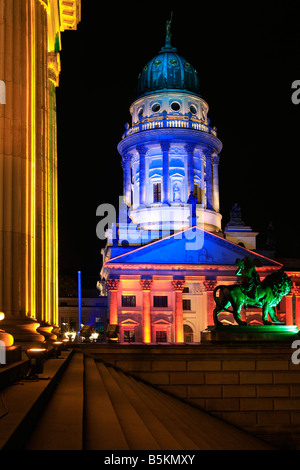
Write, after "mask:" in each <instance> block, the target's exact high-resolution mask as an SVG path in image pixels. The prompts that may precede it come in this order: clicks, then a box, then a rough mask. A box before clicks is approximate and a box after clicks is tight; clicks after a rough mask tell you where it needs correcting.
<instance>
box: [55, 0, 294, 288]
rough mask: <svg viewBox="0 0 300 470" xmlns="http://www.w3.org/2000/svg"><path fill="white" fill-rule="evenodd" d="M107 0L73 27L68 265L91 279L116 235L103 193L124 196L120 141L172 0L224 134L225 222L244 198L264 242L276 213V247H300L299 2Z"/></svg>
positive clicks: (63, 218) (66, 190)
mask: <svg viewBox="0 0 300 470" xmlns="http://www.w3.org/2000/svg"><path fill="white" fill-rule="evenodd" d="M219 3H220V4H221V5H219ZM185 4H186V5H187V6H186V7H185V6H184V5H185ZM103 5H104V3H103V2H100V1H95V0H82V20H81V23H80V24H79V25H78V30H77V31H67V32H64V33H63V34H62V51H61V63H62V72H61V76H60V86H59V88H58V89H57V119H58V175H59V270H60V274H68V275H71V276H75V278H76V276H77V271H78V270H81V271H82V282H83V286H84V287H90V288H94V287H95V284H96V282H97V280H98V279H99V271H100V269H101V260H102V258H101V253H100V251H101V248H102V247H104V245H105V242H104V241H102V240H98V239H97V237H96V225H97V222H98V221H99V220H100V219H99V217H98V218H97V217H96V209H97V207H98V205H100V204H102V203H111V204H113V205H115V206H116V207H118V206H117V204H118V198H119V196H120V195H121V194H122V178H123V176H122V168H121V165H120V161H121V157H120V155H119V154H118V151H117V144H118V142H119V141H120V140H121V137H122V134H123V132H124V130H125V127H124V125H125V123H126V122H129V123H131V121H130V114H129V106H130V104H131V103H132V102H133V101H134V99H135V96H136V95H135V90H136V87H137V79H138V74H139V73H140V72H141V70H142V68H143V67H144V65H146V63H147V62H148V61H149V60H150V59H152V58H153V57H154V56H155V55H156V54H157V53H158V52H159V50H160V49H161V47H162V46H163V45H164V38H165V22H166V20H167V19H169V17H170V13H171V11H172V10H173V24H172V41H171V42H172V45H173V46H175V47H176V48H177V51H178V53H179V54H180V55H182V56H183V57H185V58H186V59H187V60H189V62H191V64H192V65H193V66H194V67H195V68H196V70H197V72H198V76H199V79H200V88H201V96H202V98H203V99H204V100H205V101H206V102H207V103H208V105H209V113H208V116H209V118H210V120H211V125H212V126H216V127H217V129H218V137H219V139H220V140H221V141H222V142H223V150H222V152H221V154H220V157H221V158H220V165H219V180H220V205H221V209H220V212H221V214H222V215H223V224H222V226H223V228H225V225H226V223H227V222H228V220H229V212H230V209H231V207H232V206H233V204H234V203H235V202H238V204H239V205H240V206H241V208H242V217H243V219H244V222H245V223H246V224H247V225H250V226H251V227H252V229H253V230H255V231H258V232H259V233H260V235H259V236H258V239H257V242H258V248H261V249H263V248H265V240H266V230H267V227H268V225H269V223H270V221H272V223H273V226H274V227H275V231H276V232H275V233H276V243H277V255H278V256H281V257H299V258H300V243H299V225H300V224H299V205H298V187H299V185H300V173H299V164H298V160H299V158H300V141H299V138H300V104H299V105H295V104H293V103H292V100H291V96H292V93H293V91H294V90H292V83H293V82H294V81H295V80H300V63H299V56H300V28H299V17H300V15H299V14H300V5H299V2H298V1H296V0H295V1H287V0H285V1H273V2H272V3H271V2H270V3H269V2H266V1H264V2H257V3H255V2H234V3H233V2H222V3H221V2H213V1H211V2H181V3H179V2H175V3H174V2H147V3H144V2H110V5H108V6H107V5H106V3H105V6H103ZM177 5H179V6H177ZM180 5H181V6H180ZM237 5H239V7H237ZM299 96H300V95H299Z"/></svg>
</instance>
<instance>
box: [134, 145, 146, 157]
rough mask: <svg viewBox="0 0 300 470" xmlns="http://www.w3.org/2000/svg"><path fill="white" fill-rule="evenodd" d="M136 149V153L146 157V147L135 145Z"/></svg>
mask: <svg viewBox="0 0 300 470" xmlns="http://www.w3.org/2000/svg"><path fill="white" fill-rule="evenodd" d="M136 149H137V151H138V153H139V154H140V155H146V153H147V151H148V147H146V146H145V145H143V144H141V145H137V146H136Z"/></svg>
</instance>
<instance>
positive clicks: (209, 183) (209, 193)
mask: <svg viewBox="0 0 300 470" xmlns="http://www.w3.org/2000/svg"><path fill="white" fill-rule="evenodd" d="M204 153H205V156H206V165H205V170H206V175H205V176H206V177H205V180H206V208H207V209H209V210H211V211H213V210H214V206H213V174H212V157H211V151H210V150H205V152H204Z"/></svg>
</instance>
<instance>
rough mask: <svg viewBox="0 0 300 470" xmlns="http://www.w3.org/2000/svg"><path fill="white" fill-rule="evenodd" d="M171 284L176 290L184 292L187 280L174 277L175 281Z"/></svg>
mask: <svg viewBox="0 0 300 470" xmlns="http://www.w3.org/2000/svg"><path fill="white" fill-rule="evenodd" d="M171 284H172V286H173V289H174V290H175V292H182V291H183V289H184V284H185V280H184V279H173V281H171Z"/></svg>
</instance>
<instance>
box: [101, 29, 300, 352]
mask: <svg viewBox="0 0 300 470" xmlns="http://www.w3.org/2000/svg"><path fill="white" fill-rule="evenodd" d="M202 70H203V68H202ZM208 109H209V108H208V104H207V103H206V102H205V101H204V100H203V98H202V96H201V94H200V89H199V78H198V74H197V72H196V70H195V69H194V68H193V66H192V65H191V64H190V63H189V61H187V60H186V59H184V58H183V57H182V56H180V55H179V54H178V53H177V49H176V48H175V47H173V46H172V45H171V42H170V33H169V31H167V34H166V42H165V46H164V47H163V48H162V49H161V51H160V52H159V53H158V54H157V55H156V56H155V57H154V58H153V59H152V60H150V61H149V62H148V63H147V64H146V65H145V67H144V68H143V70H142V71H141V74H140V76H139V79H138V93H137V98H136V100H135V101H134V102H133V103H132V105H131V106H130V113H131V117H132V123H131V126H130V125H129V124H127V125H126V131H125V133H124V134H123V136H122V140H121V142H120V143H119V145H118V151H119V153H120V156H121V158H122V161H121V164H122V168H123V175H124V179H123V197H122V201H121V203H120V208H119V209H120V210H119V218H118V220H117V221H116V223H114V224H112V226H111V228H110V229H109V230H108V231H107V238H108V241H107V245H106V247H105V249H104V250H103V252H102V254H103V267H102V270H101V276H102V279H103V280H104V281H105V282H106V285H107V288H108V292H109V306H110V307H109V308H110V311H109V315H110V317H109V322H110V324H113V325H116V324H117V325H118V326H119V332H120V334H119V339H120V341H121V342H138V343H146V344H147V343H148V344H149V343H161V342H169V343H170V342H171V343H173V342H174V343H184V342H185V343H190V342H199V341H200V340H201V332H203V331H204V330H205V329H206V328H207V326H209V325H213V309H214V299H213V291H214V288H215V287H216V286H217V285H219V284H225V285H229V284H233V283H236V282H237V281H238V278H237V276H236V272H237V267H236V265H235V263H236V260H237V259H238V258H240V259H243V258H244V257H250V258H259V260H260V262H261V265H262V266H261V267H260V268H258V273H259V276H260V278H261V280H263V278H264V277H265V276H267V275H268V274H270V273H271V272H272V271H274V270H278V269H280V268H281V267H282V263H280V262H278V261H275V260H273V259H271V258H269V257H266V256H262V255H261V254H259V253H258V252H257V251H256V236H257V233H256V232H253V231H252V229H251V227H248V226H245V224H244V223H243V221H242V220H241V218H240V216H239V213H238V211H237V208H236V207H235V208H233V211H232V213H233V216H232V217H231V221H230V223H229V224H228V225H227V226H226V228H225V230H222V225H221V219H222V215H221V214H220V211H219V209H220V203H219V171H218V165H219V161H220V158H222V157H221V156H220V153H221V150H222V143H221V141H220V140H219V139H218V137H217V132H216V129H215V127H212V125H211V124H210V120H209V118H208ZM286 272H287V273H288V275H290V276H292V280H293V289H292V291H291V293H290V294H289V295H288V296H286V297H285V298H284V299H282V301H281V302H280V305H278V307H277V314H278V316H279V318H281V319H282V320H283V321H286V323H287V324H291V325H292V324H297V326H298V327H299V326H300V287H299V284H300V282H299V281H300V273H299V271H297V270H291V271H289V269H286ZM243 315H244V317H246V318H245V319H246V321H247V323H248V324H255V323H261V311H260V310H259V309H255V308H253V309H250V310H247V311H244V312H243ZM219 319H220V320H221V321H223V322H224V323H226V322H227V323H233V322H234V320H233V317H232V315H231V314H230V313H228V312H224V313H222V314H220V317H219Z"/></svg>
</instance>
